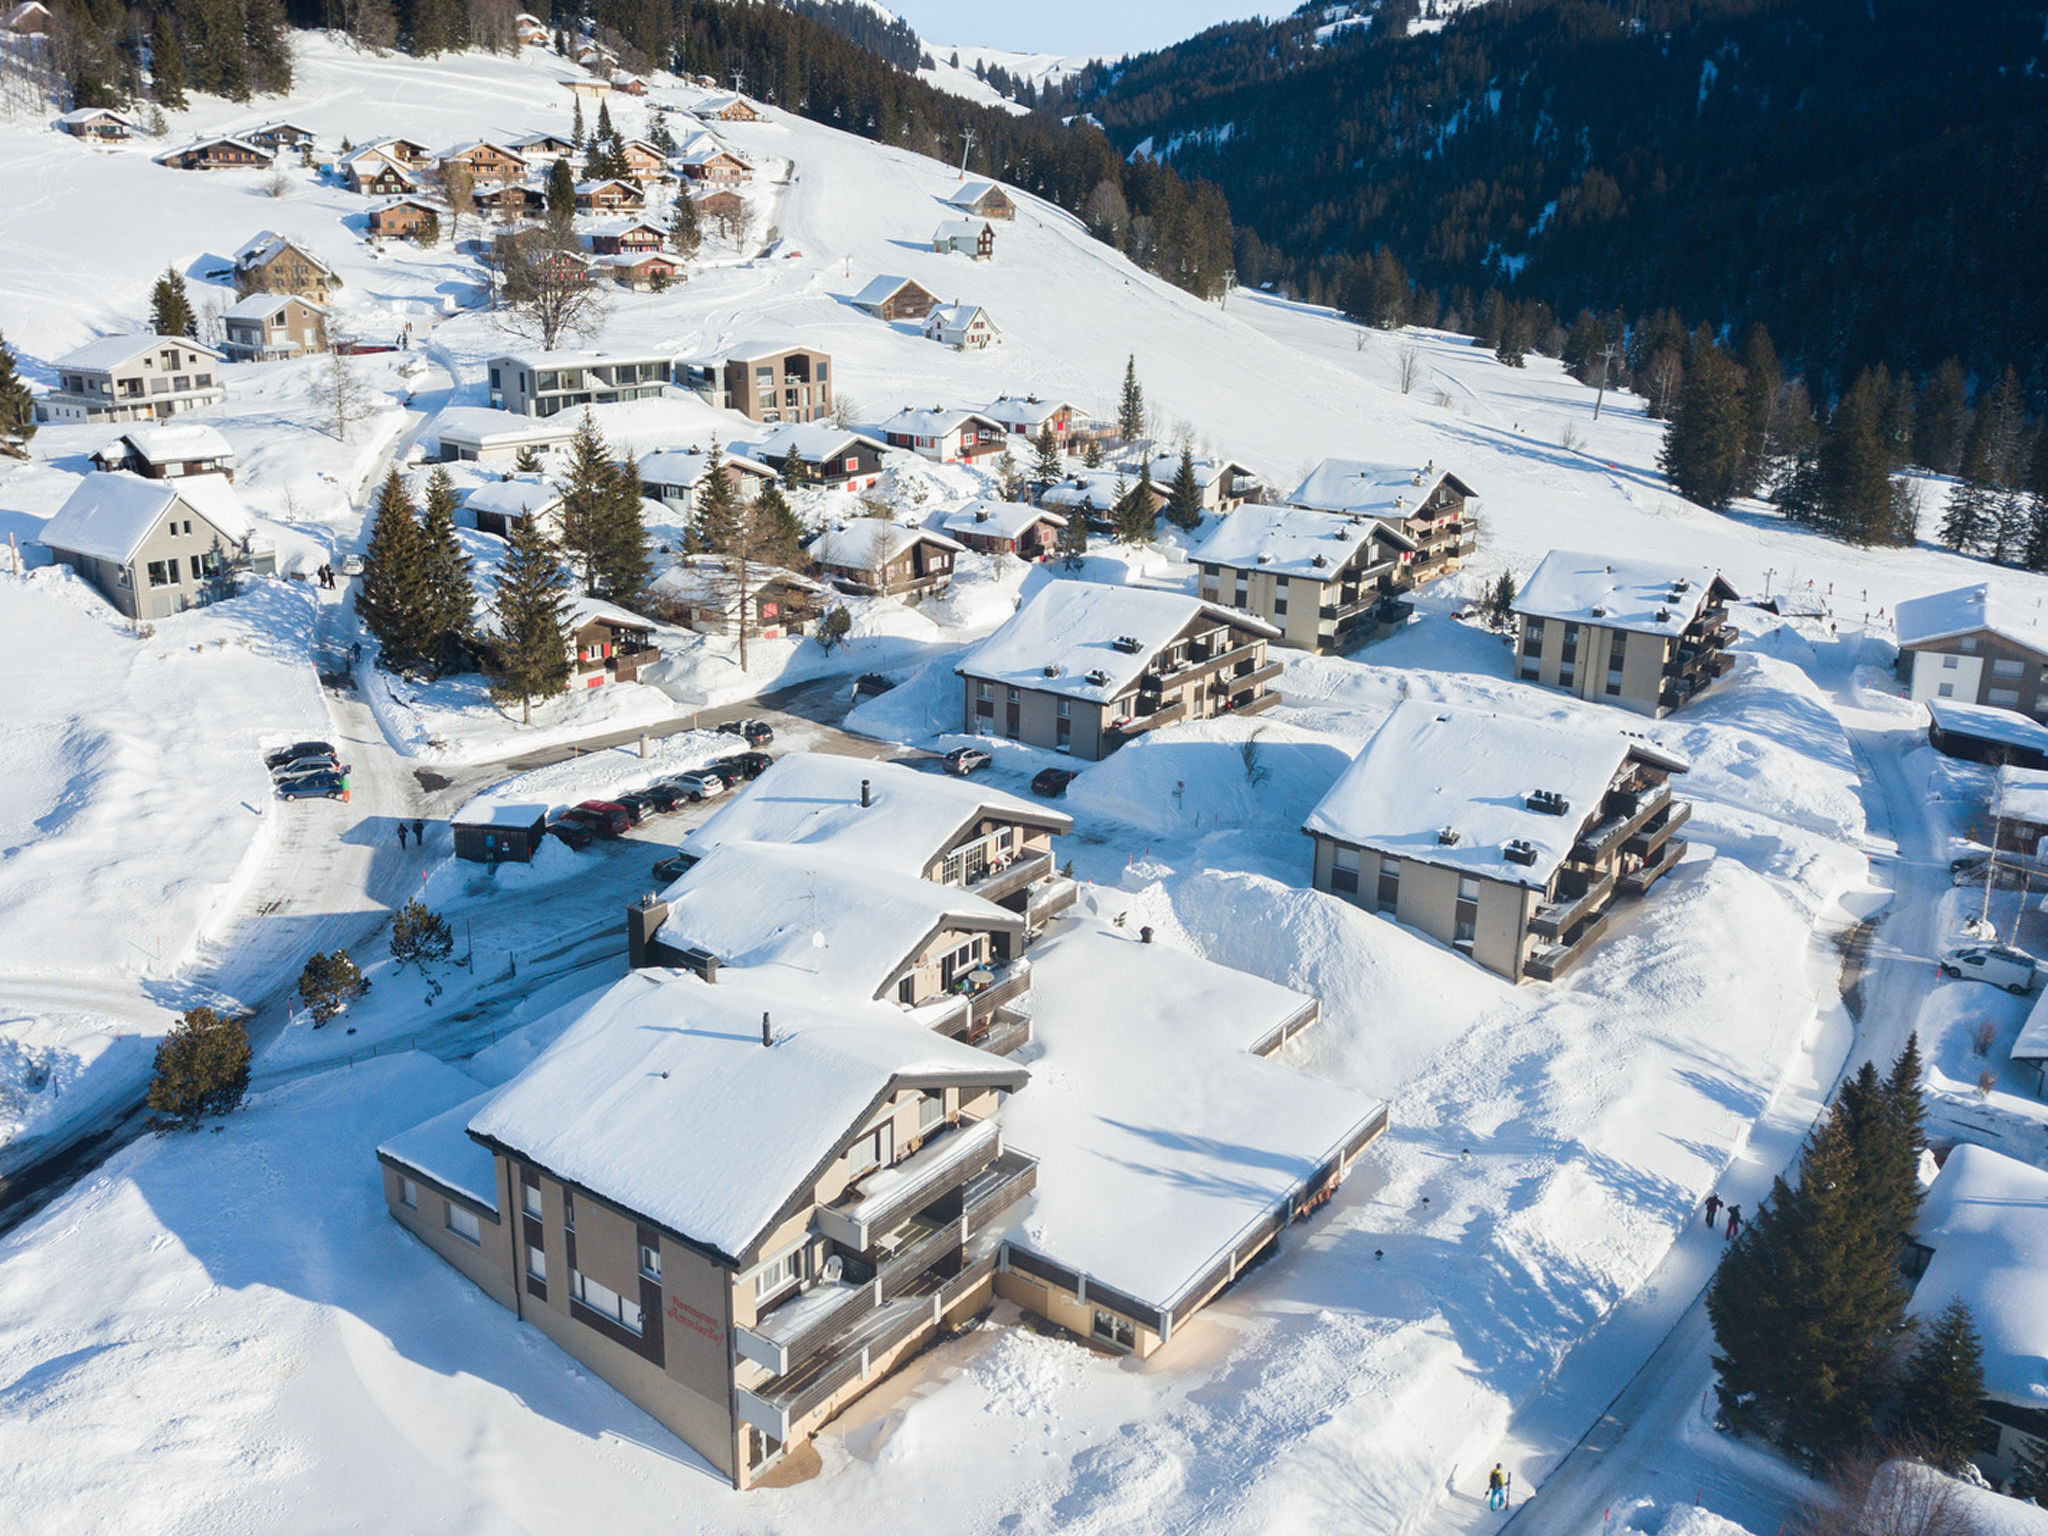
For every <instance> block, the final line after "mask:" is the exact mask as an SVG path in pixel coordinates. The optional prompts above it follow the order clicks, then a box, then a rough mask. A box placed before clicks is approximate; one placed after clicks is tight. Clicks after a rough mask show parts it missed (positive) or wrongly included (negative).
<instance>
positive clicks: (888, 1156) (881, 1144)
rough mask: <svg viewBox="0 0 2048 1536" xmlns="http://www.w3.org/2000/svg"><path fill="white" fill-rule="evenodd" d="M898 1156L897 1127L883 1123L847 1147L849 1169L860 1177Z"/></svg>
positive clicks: (852, 1173)
mask: <svg viewBox="0 0 2048 1536" xmlns="http://www.w3.org/2000/svg"><path fill="white" fill-rule="evenodd" d="M895 1157H896V1127H895V1126H893V1125H883V1126H880V1127H877V1128H876V1129H875V1130H873V1131H871V1132H869V1133H868V1134H867V1135H865V1136H863V1137H861V1139H860V1140H859V1141H856V1142H855V1143H854V1144H853V1145H852V1146H850V1147H848V1148H847V1149H846V1161H847V1166H848V1171H849V1173H850V1174H851V1176H852V1177H854V1178H856V1179H857V1178H859V1177H860V1176H861V1175H862V1174H864V1173H866V1172H867V1171H868V1170H869V1169H871V1168H879V1167H881V1166H882V1165H883V1164H884V1163H888V1162H893V1161H894V1160H895Z"/></svg>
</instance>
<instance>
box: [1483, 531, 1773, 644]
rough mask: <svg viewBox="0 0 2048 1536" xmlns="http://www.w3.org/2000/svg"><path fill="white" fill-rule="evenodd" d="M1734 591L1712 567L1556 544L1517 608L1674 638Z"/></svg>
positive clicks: (1542, 615)
mask: <svg viewBox="0 0 2048 1536" xmlns="http://www.w3.org/2000/svg"><path fill="white" fill-rule="evenodd" d="M1734 595H1735V592H1734V589H1733V588H1732V587H1730V586H1729V585H1728V583H1727V582H1726V581H1725V580H1723V579H1722V576H1721V573H1720V572H1719V571H1717V570H1714V569H1712V568H1711V567H1708V566H1698V565H1669V564H1666V563H1665V562H1663V561H1661V560H1625V559H1622V558H1620V557H1619V556H1616V555H1596V554H1588V553H1586V552H1585V551H1583V550H1574V549H1553V550H1552V551H1551V552H1550V553H1549V554H1547V555H1545V556H1544V557H1543V563H1542V564H1541V565H1539V566H1537V567H1536V569H1535V571H1534V572H1533V573H1532V574H1531V575H1530V577H1529V579H1528V581H1527V582H1526V583H1524V584H1523V587H1522V590H1521V591H1520V592H1519V593H1518V594H1517V595H1516V597H1515V612H1517V613H1520V614H1527V615H1528V616H1529V617H1531V618H1536V619H1562V620H1564V621H1565V622H1566V623H1577V624H1599V625H1602V626H1604V627H1605V628H1608V629H1625V630H1629V631H1631V632H1633V633H1635V634H1643V635H1665V636H1668V637H1671V638H1673V639H1675V638H1677V637H1678V636H1680V635H1682V634H1684V633H1685V631H1686V626H1687V625H1689V624H1691V623H1692V621H1693V620H1694V619H1695V618H1697V617H1698V616H1699V613H1700V610H1701V609H1703V608H1705V607H1706V606H1707V604H1708V602H1709V601H1710V600H1712V599H1714V598H1716V597H1719V598H1720V599H1722V600H1723V601H1726V600H1727V599H1728V598H1730V597H1733V596H1734Z"/></svg>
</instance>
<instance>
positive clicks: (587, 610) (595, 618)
mask: <svg viewBox="0 0 2048 1536" xmlns="http://www.w3.org/2000/svg"><path fill="white" fill-rule="evenodd" d="M562 618H563V620H564V622H565V623H566V624H567V625H568V629H569V633H570V634H572V635H573V634H575V633H576V631H577V630H579V629H581V628H583V626H584V625H586V624H616V625H618V626H619V627H620V628H621V629H650V630H651V629H653V628H654V627H655V625H654V620H652V619H650V618H648V617H646V616H645V615H644V614H638V613H635V612H633V611H632V610H631V609H630V608H621V607H620V606H619V605H618V604H617V603H607V602H605V601H604V600H603V599H601V598H595V597H576V596H571V597H568V598H565V599H564V600H563V602H562Z"/></svg>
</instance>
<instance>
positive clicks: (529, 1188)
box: [520, 1184, 540, 1217]
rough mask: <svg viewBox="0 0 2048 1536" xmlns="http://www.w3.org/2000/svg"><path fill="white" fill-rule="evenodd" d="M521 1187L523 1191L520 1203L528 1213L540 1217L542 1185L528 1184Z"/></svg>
mask: <svg viewBox="0 0 2048 1536" xmlns="http://www.w3.org/2000/svg"><path fill="white" fill-rule="evenodd" d="M521 1189H522V1190H523V1193H522V1195H521V1197H520V1203H521V1205H522V1207H523V1208H524V1209H525V1211H526V1214H527V1215H529V1216H534V1217H538V1216H539V1215H540V1186H539V1185H538V1184H526V1185H522V1186H521Z"/></svg>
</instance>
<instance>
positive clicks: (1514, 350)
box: [1493, 301, 1529, 368]
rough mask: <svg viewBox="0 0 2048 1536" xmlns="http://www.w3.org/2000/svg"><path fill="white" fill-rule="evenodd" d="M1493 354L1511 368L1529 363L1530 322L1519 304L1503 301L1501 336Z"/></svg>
mask: <svg viewBox="0 0 2048 1536" xmlns="http://www.w3.org/2000/svg"><path fill="white" fill-rule="evenodd" d="M1493 355H1494V357H1495V359H1496V360H1498V361H1500V362H1502V363H1505V364H1507V366H1508V367H1510V368H1522V367H1526V366H1527V365H1528V361H1529V322H1528V317H1527V316H1525V315H1524V314H1523V313H1522V307H1521V306H1520V305H1519V304H1515V303H1512V302H1507V301H1503V303H1502V305H1501V311H1500V338H1499V339H1498V340H1497V341H1496V342H1495V343H1494V346H1493Z"/></svg>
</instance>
